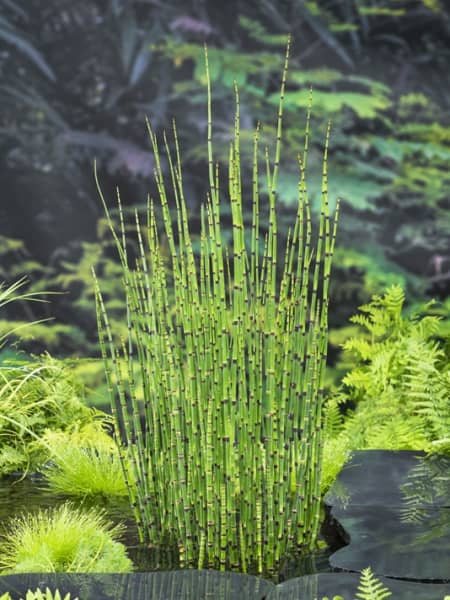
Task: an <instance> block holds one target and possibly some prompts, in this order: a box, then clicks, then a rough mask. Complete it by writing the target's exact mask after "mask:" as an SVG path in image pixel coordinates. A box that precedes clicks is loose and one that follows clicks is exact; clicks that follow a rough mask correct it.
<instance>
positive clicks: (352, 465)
mask: <svg viewBox="0 0 450 600" xmlns="http://www.w3.org/2000/svg"><path fill="white" fill-rule="evenodd" d="M325 502H326V504H328V505H329V506H331V510H330V513H331V516H332V517H333V518H334V519H335V521H337V523H338V524H339V526H340V527H341V528H342V530H343V531H342V533H343V538H344V539H345V540H346V541H347V542H349V545H348V546H345V547H344V548H341V549H339V550H337V551H336V552H335V553H334V554H332V555H331V557H330V565H331V567H333V568H334V569H342V570H346V571H361V570H362V569H365V568H366V567H368V566H370V567H371V568H372V571H373V572H374V573H377V574H380V575H384V576H389V577H397V578H403V579H412V580H420V581H434V582H446V581H450V457H446V456H437V455H435V456H431V457H425V455H424V454H423V453H421V452H412V451H385V450H368V451H358V452H355V453H354V454H353V456H352V458H351V460H350V461H349V462H348V463H347V464H346V465H345V466H344V468H343V469H342V471H341V472H340V474H339V475H338V478H337V480H336V481H335V483H334V484H333V486H332V488H331V489H330V492H329V493H328V494H327V495H326V498H325Z"/></svg>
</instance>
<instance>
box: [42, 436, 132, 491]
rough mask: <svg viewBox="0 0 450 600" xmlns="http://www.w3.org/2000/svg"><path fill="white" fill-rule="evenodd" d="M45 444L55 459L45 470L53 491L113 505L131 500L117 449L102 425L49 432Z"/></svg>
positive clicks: (44, 472) (43, 469)
mask: <svg viewBox="0 0 450 600" xmlns="http://www.w3.org/2000/svg"><path fill="white" fill-rule="evenodd" d="M42 443H43V444H44V446H45V448H46V449H47V450H48V451H49V455H50V458H51V460H50V462H48V463H47V464H45V465H44V467H43V468H42V473H43V474H44V476H45V479H46V482H47V485H48V486H49V488H50V490H52V491H54V492H56V493H59V494H65V495H68V496H81V497H95V496H101V497H103V498H104V499H106V500H111V501H113V500H114V499H117V497H121V496H127V494H128V492H127V487H126V484H125V479H124V476H123V470H122V464H121V461H120V457H119V453H118V451H117V447H116V445H115V444H114V441H113V439H112V438H111V437H110V436H109V435H108V434H107V433H106V432H104V431H103V430H102V429H101V427H100V426H99V425H94V424H91V426H87V427H84V428H83V429H81V431H78V432H73V433H67V432H58V431H47V432H46V433H45V435H44V436H43V438H42Z"/></svg>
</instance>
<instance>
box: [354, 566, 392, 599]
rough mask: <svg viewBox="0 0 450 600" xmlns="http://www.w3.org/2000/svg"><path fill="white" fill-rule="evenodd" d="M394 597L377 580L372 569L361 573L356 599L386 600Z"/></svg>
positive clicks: (368, 568)
mask: <svg viewBox="0 0 450 600" xmlns="http://www.w3.org/2000/svg"><path fill="white" fill-rule="evenodd" d="M391 595H392V592H390V591H389V590H388V589H387V588H386V587H384V585H383V584H382V583H381V581H379V580H378V579H376V577H375V576H374V574H373V573H372V571H371V569H370V567H367V569H363V570H362V571H361V577H360V581H359V586H358V591H357V593H356V597H357V598H360V600H384V598H389V596H391Z"/></svg>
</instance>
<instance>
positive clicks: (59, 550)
mask: <svg viewBox="0 0 450 600" xmlns="http://www.w3.org/2000/svg"><path fill="white" fill-rule="evenodd" d="M121 532H122V528H121V527H120V526H114V527H113V526H112V525H111V524H110V523H109V522H108V521H106V520H105V517H104V515H103V514H102V513H101V512H99V511H98V510H96V509H90V510H88V511H83V510H80V509H76V508H74V507H73V506H72V505H71V504H70V503H64V504H62V505H60V506H58V507H56V508H52V509H46V510H39V511H38V512H36V513H33V514H26V515H24V516H21V517H17V518H15V519H13V520H11V521H10V522H9V524H8V529H7V531H6V533H4V534H3V536H2V538H3V539H2V554H1V555H0V570H1V571H2V574H13V573H59V572H67V573H121V572H129V571H131V570H132V563H131V561H130V559H129V558H128V557H127V555H126V552H125V547H124V546H123V544H121V543H120V542H118V541H116V540H117V538H118V537H119V536H120V534H121Z"/></svg>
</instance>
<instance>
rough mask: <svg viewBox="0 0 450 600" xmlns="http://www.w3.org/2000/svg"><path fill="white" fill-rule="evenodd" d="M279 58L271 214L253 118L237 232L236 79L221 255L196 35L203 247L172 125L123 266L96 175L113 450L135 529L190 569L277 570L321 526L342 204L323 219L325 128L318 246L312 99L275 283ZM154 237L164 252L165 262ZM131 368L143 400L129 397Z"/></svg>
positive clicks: (217, 194) (119, 232) (119, 240)
mask: <svg viewBox="0 0 450 600" xmlns="http://www.w3.org/2000/svg"><path fill="white" fill-rule="evenodd" d="M288 56H289V44H288V49H287V53H286V61H285V65H284V69H283V76H282V82H281V92H280V102H279V109H278V121H277V138H276V144H275V156H274V162H273V165H272V164H271V162H270V159H269V152H268V150H266V152H265V172H266V173H265V177H266V178H267V187H268V214H269V221H268V229H267V231H266V233H265V235H264V239H262V235H261V227H260V186H259V180H260V174H259V171H260V165H259V158H258V157H259V146H258V139H259V127H258V128H257V129H256V131H255V134H254V142H253V185H252V224H251V230H250V231H249V232H248V233H249V235H248V236H246V235H245V234H246V231H245V227H244V221H243V195H242V180H241V159H240V129H239V96H238V92H237V88H236V117H235V125H234V139H233V140H232V142H231V144H230V153H229V173H228V183H229V185H228V188H229V189H228V194H229V202H230V203H231V214H232V225H233V240H232V247H231V251H230V252H228V251H227V249H226V248H225V247H224V245H223V242H222V240H223V237H222V232H221V203H222V200H221V196H223V195H224V193H223V192H222V190H220V186H219V167H218V165H217V164H215V163H214V158H213V149H212V118H211V89H210V79H209V72H208V56H207V50H206V48H205V62H206V79H207V89H208V95H207V98H208V139H207V147H208V162H209V185H210V190H209V193H208V196H207V200H206V204H205V205H204V206H203V207H202V210H201V233H200V251H199V258H198V257H196V255H195V253H194V249H193V244H192V240H191V234H190V231H189V226H188V215H187V209H186V203H185V198H184V193H183V175H182V169H181V159H180V149H179V144H178V138H177V133H176V128H175V125H174V126H173V129H174V143H175V151H174V156H173V155H172V154H171V152H170V150H169V146H168V142H167V139H166V136H165V135H164V148H165V153H166V155H167V163H168V169H169V171H170V180H171V187H170V192H169V191H168V187H167V185H166V182H165V180H164V177H163V171H162V168H161V159H160V150H159V144H158V141H157V137H156V135H155V133H154V132H153V130H152V128H151V126H150V124H149V123H148V130H149V135H150V139H151V143H152V147H153V153H154V158H155V165H156V168H155V178H156V185H157V189H158V195H159V200H160V205H161V209H162V215H163V221H164V228H163V232H161V231H160V229H159V228H158V225H157V223H156V217H155V208H154V203H153V200H151V199H149V201H148V203H147V215H146V223H145V224H144V223H141V221H142V217H140V216H139V213H138V211H136V212H135V221H136V231H137V241H138V247H139V252H138V256H137V258H135V259H133V264H130V263H131V259H130V258H129V255H128V253H127V243H126V242H127V240H126V235H125V226H124V215H123V210H122V207H121V203H120V196H119V194H118V205H119V214H120V225H119V227H118V229H116V226H115V225H114V223H113V221H112V218H111V216H110V213H109V212H108V208H107V206H106V202H105V200H104V198H103V196H102V193H101V190H100V187H99V193H100V196H101V199H102V202H103V204H104V208H105V211H106V215H107V219H108V221H109V225H110V228H111V231H112V235H113V236H114V239H115V243H116V245H117V249H118V253H119V256H120V260H121V263H122V267H123V281H124V288H125V295H126V308H127V322H128V339H127V340H123V341H122V343H121V344H120V343H115V342H114V340H113V335H112V332H111V327H110V322H109V320H108V315H107V313H106V311H105V306H104V302H103V300H102V296H101V292H100V290H99V289H98V284H97V293H96V301H97V314H98V321H99V331H100V344H101V348H102V353H103V357H104V359H105V364H106V375H107V379H108V385H109V388H110V392H111V397H112V407H113V414H114V416H115V419H116V430H117V432H119V429H120V433H119V434H118V435H117V437H118V438H120V439H118V443H119V448H120V453H121V456H122V459H123V461H124V464H131V469H130V468H127V469H125V473H126V476H127V481H128V485H129V494H130V498H131V502H132V506H133V508H134V512H135V517H136V521H137V525H138V529H139V535H140V538H141V541H142V542H144V543H151V544H167V543H169V544H172V543H173V544H174V545H177V546H178V548H179V553H180V560H181V563H182V564H184V565H193V566H197V567H198V568H204V567H212V568H220V569H226V568H231V569H233V568H238V569H239V570H241V571H244V572H247V571H253V572H255V571H256V572H259V573H261V572H273V571H275V570H276V568H277V566H278V565H279V564H280V561H281V560H282V559H283V557H285V556H286V555H287V554H292V553H293V552H296V551H299V550H302V549H311V548H312V547H313V546H314V542H315V538H316V535H317V532H318V528H319V512H320V477H321V457H322V430H321V416H322V415H321V413H322V401H323V376H324V367H325V360H326V350H327V312H328V295H329V294H328V292H329V278H330V269H331V260H332V254H333V248H334V242H335V236H336V223H337V211H336V214H335V217H334V219H333V222H331V220H330V215H329V205H328V193H327V147H328V137H329V135H328V132H327V135H326V141H325V150H324V161H323V178H322V201H321V212H320V218H319V226H318V238H317V242H316V244H315V248H313V246H312V238H313V233H312V222H311V212H310V205H309V201H308V193H307V189H306V179H305V169H306V159H307V153H308V138H309V123H310V106H311V103H310V104H309V108H308V111H307V119H306V131H305V146H304V149H303V150H302V153H301V156H300V157H299V185H298V209H297V213H296V218H295V222H294V223H293V227H292V229H291V231H290V232H289V235H288V237H287V244H286V248H285V250H284V252H283V253H281V254H284V263H283V265H282V276H281V282H280V284H278V283H277V264H278V259H277V257H278V254H279V249H278V248H277V243H278V234H277V214H276V190H277V179H278V171H279V162H280V153H281V138H282V118H283V96H284V91H285V85H286V73H287V65H288ZM97 184H98V181H97ZM169 199H170V201H171V202H173V205H174V209H175V211H176V219H175V222H174V223H173V222H172V217H171V212H170V208H169ZM162 235H165V237H166V239H167V243H168V246H169V249H170V259H169V263H170V267H169V269H168V268H167V265H166V262H167V261H166V258H165V256H164V252H163V249H162V246H161V236H162ZM248 238H249V239H248ZM169 283H170V285H169ZM172 288H173V297H171V296H170V294H169V290H172ZM137 372H139V375H140V376H141V378H142V391H143V397H144V400H143V404H141V403H138V401H137V399H136V386H137V384H136V380H137V377H136V373H137ZM140 406H141V407H142V410H143V413H144V419H140Z"/></svg>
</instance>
